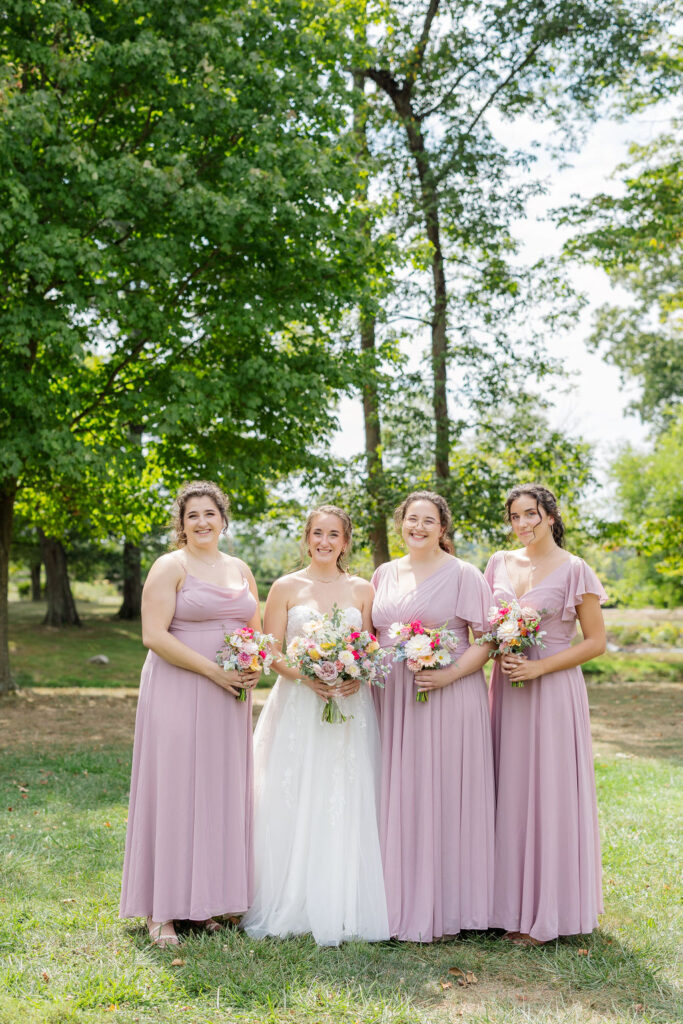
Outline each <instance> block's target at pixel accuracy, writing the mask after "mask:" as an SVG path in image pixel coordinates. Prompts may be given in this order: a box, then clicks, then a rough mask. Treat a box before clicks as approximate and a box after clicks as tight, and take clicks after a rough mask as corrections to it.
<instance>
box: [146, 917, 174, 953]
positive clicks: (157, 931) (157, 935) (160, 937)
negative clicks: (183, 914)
mask: <svg viewBox="0 0 683 1024" xmlns="http://www.w3.org/2000/svg"><path fill="white" fill-rule="evenodd" d="M167 927H170V929H171V930H170V931H167V932H166V934H164V931H163V929H164V928H167ZM147 931H148V933H149V938H150V941H151V943H152V945H153V946H156V947H157V949H166V948H167V947H168V946H179V945H180V939H179V938H178V936H177V935H176V933H175V927H174V924H173V921H153V920H152V918H151V917H148V918H147Z"/></svg>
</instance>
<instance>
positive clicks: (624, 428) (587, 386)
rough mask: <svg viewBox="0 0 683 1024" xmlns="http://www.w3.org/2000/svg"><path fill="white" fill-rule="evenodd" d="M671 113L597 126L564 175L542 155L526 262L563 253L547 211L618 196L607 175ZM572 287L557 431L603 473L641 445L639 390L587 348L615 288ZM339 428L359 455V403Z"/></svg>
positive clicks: (600, 279) (526, 225)
mask: <svg viewBox="0 0 683 1024" xmlns="http://www.w3.org/2000/svg"><path fill="white" fill-rule="evenodd" d="M671 113H672V112H671V110H670V109H664V110H662V108H657V109H654V108H653V109H652V110H651V111H645V112H644V113H642V114H640V115H639V116H638V117H634V118H630V119H628V120H627V121H625V122H623V123H615V122H611V121H608V120H602V121H599V122H597V123H596V124H595V125H594V126H593V128H592V130H591V132H590V134H589V136H588V138H587V140H586V142H585V144H584V146H583V147H582V149H581V151H580V152H578V153H576V154H574V156H573V158H572V166H571V167H569V168H566V169H564V170H561V169H558V168H557V166H556V165H554V164H553V163H552V162H551V161H550V160H549V159H548V158H547V157H545V156H543V155H541V156H539V159H538V162H537V165H536V167H537V173H538V174H539V175H540V176H543V175H545V176H547V179H548V192H547V194H546V195H545V196H543V197H539V198H538V199H536V200H534V201H533V202H531V203H530V204H529V216H528V217H527V219H526V220H525V221H524V222H518V223H517V225H516V233H517V235H518V237H519V238H520V239H521V240H522V242H523V246H524V248H523V251H522V252H521V254H520V255H521V258H522V259H523V260H524V261H527V260H528V261H531V260H534V259H537V258H538V257H540V256H542V255H549V254H556V253H558V252H559V250H560V247H561V245H562V243H563V241H564V239H565V237H566V236H565V235H563V234H562V233H561V232H560V231H559V230H558V229H557V228H556V227H555V226H554V225H552V224H551V223H550V222H549V221H547V220H545V221H544V220H543V219H542V218H543V214H544V212H545V211H546V210H549V209H552V208H554V207H558V206H562V205H564V204H565V203H567V202H569V201H570V199H571V198H572V196H573V195H574V194H578V195H580V196H581V197H584V198H589V197H590V196H593V195H595V194H596V193H597V192H612V193H614V192H617V191H618V189H619V182H618V181H616V180H610V176H611V174H612V173H613V171H614V168H615V167H616V166H617V164H619V163H622V162H623V161H624V160H625V159H626V157H627V155H628V146H629V144H630V143H632V142H640V143H645V142H649V141H651V140H652V139H653V138H654V137H655V136H657V135H658V134H660V133H661V132H663V131H665V130H666V129H667V127H668V125H669V124H670V117H671ZM503 132H505V133H506V135H507V141H509V143H510V145H515V146H522V145H524V144H525V142H527V141H530V140H531V139H533V138H538V137H539V134H540V132H539V128H538V126H537V125H533V124H532V123H530V122H525V121H521V122H520V121H517V122H515V123H514V124H508V125H504V124H501V125H499V126H498V127H497V129H496V133H497V135H498V136H499V137H500V138H503V140H504V141H506V135H503ZM572 281H573V283H574V285H575V287H576V288H577V290H580V291H581V292H583V293H585V294H586V296H587V297H588V299H589V305H588V306H587V307H586V309H585V310H584V312H583V315H582V317H581V321H580V324H579V326H578V327H577V328H576V329H575V330H574V331H572V332H570V333H569V332H566V333H562V334H561V335H559V336H557V337H555V338H550V339H548V349H549V352H550V354H551V355H553V356H556V357H558V358H560V359H561V360H562V361H563V362H564V365H565V366H566V367H567V369H569V370H572V371H576V373H577V376H576V377H575V378H574V382H573V386H572V390H571V392H570V394H569V395H560V396H558V399H557V400H556V403H555V415H554V417H552V418H553V425H554V426H558V427H560V428H561V429H563V430H566V431H567V432H568V433H571V434H573V435H575V436H576V435H581V436H582V437H583V438H584V439H586V440H588V441H590V442H593V443H594V444H595V445H596V455H597V465H598V469H600V467H601V466H604V465H605V464H606V462H607V460H608V459H609V458H610V456H611V455H613V454H614V451H615V448H616V447H617V445H618V444H619V443H620V442H621V441H631V442H633V443H636V444H638V443H640V442H643V441H644V440H645V437H646V429H645V428H644V427H643V426H642V424H641V423H640V421H639V420H638V419H637V417H635V416H632V415H626V414H625V411H624V410H625V407H626V405H627V403H628V401H629V400H630V399H631V398H632V397H633V396H634V395H635V394H637V389H635V388H634V386H633V385H630V386H628V387H627V389H626V390H624V389H623V388H622V386H621V384H620V382H619V375H618V373H617V371H616V370H615V369H614V368H613V367H611V366H607V365H606V364H605V363H603V361H602V359H601V357H600V356H599V355H597V354H595V353H592V352H589V351H588V349H587V348H586V346H585V344H584V340H585V338H587V337H588V335H589V334H590V330H591V325H592V320H593V311H594V310H595V309H596V308H597V307H598V306H599V305H601V304H602V303H604V302H618V301H620V295H619V294H618V293H617V292H616V291H615V290H613V289H612V288H611V287H610V285H609V283H608V280H607V277H606V275H605V274H603V273H602V271H599V270H596V269H593V268H575V269H573V271H572ZM622 297H624V295H623V293H622ZM425 340H426V339H425ZM339 424H340V429H339V431H338V432H337V435H336V438H335V441H334V450H335V451H336V452H337V453H338V454H339V455H342V456H345V457H346V456H350V455H353V454H356V453H358V452H360V451H362V450H363V445H364V440H363V419H362V409H361V404H360V400H351V399H345V400H343V401H342V403H341V405H340V408H339Z"/></svg>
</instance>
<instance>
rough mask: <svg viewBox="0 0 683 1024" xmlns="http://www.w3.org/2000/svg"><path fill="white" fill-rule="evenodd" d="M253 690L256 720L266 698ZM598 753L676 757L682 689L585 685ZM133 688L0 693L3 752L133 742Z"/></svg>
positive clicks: (663, 684) (655, 685) (660, 684)
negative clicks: (4, 750)
mask: <svg viewBox="0 0 683 1024" xmlns="http://www.w3.org/2000/svg"><path fill="white" fill-rule="evenodd" d="M268 692H269V691H267V690H258V691H257V692H256V693H255V695H254V721H256V719H257V717H258V714H259V712H260V710H261V708H262V707H263V704H264V703H265V700H266V698H267V696H268ZM588 700H589V704H590V709H591V722H592V730H593V743H594V748H595V752H596V754H602V755H614V754H617V753H619V754H621V755H626V756H628V755H634V756H638V757H675V756H677V755H678V756H680V753H681V750H680V742H679V739H678V737H679V735H680V722H681V718H682V717H683V687H682V686H681V685H680V684H676V683H669V682H661V681H652V682H640V683H604V682H601V683H589V684H588ZM136 705H137V690H136V689H89V690H84V689H82V688H73V689H50V688H45V689H34V690H21V691H19V692H18V693H15V694H10V695H8V696H5V697H2V698H0V749H6V750H7V749H10V750H11V749H13V748H25V747H32V746H33V747H43V746H48V747H49V746H94V747H103V746H110V745H113V744H126V743H132V741H133V732H134V729H135V708H136Z"/></svg>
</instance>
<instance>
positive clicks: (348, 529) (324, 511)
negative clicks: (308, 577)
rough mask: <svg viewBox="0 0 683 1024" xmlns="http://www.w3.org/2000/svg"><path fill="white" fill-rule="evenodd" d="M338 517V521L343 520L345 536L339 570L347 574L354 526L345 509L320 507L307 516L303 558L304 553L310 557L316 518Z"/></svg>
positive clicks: (327, 506) (335, 506)
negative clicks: (311, 539) (310, 539)
mask: <svg viewBox="0 0 683 1024" xmlns="http://www.w3.org/2000/svg"><path fill="white" fill-rule="evenodd" d="M324 515H330V516H336V517H337V519H339V520H341V524H342V531H343V534H344V550H343V551H341V552H340V554H339V557H338V558H337V568H338V569H339V572H347V571H348V565H347V564H346V563H347V560H348V556H349V553H350V551H351V534H352V532H353V526H352V524H351V516H350V515H349V513H348V512H345V511H344V509H343V508H338V507H337V505H319V506H318V507H317V508H314V509H313V510H312V511H311V512H309V513H308V515H307V516H306V523H305V525H304V532H303V536H302V538H301V556H302V558H303V555H304V552H307V553H308V554H309V555H310V551H309V550H308V541H309V537H310V535H311V529H312V528H313V520H314V519H315V517H316V516H324Z"/></svg>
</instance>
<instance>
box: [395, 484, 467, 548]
mask: <svg viewBox="0 0 683 1024" xmlns="http://www.w3.org/2000/svg"><path fill="white" fill-rule="evenodd" d="M414 501H431V503H432V505H436V507H437V508H438V510H439V522H440V523H441V530H442V533H441V536H440V537H439V547H440V548H441V549H442V551H447V552H448V554H449V555H454V554H455V547H454V545H453V541H452V540H451V538H450V537H449V536H448V535H449V533H450V532H451V530H452V529H453V516H452V515H451V510H450V509H449V507H448V502H447V501H446V499H445V498H442V497H441V495H440V494H437V493H436V491H412V492H411V493H410V494H409V495H408V497H407V498H406V499H405V501H402V502H401V504H400V505H399V506H398V508H397V509H396V511H395V512H394V526H395V527H396V530H397V532H398V533H400V532H401V527H402V526H403V520H404V519H405V517H406V513H407V512H408V507H409V506H410V505H412V503H413V502H414Z"/></svg>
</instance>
